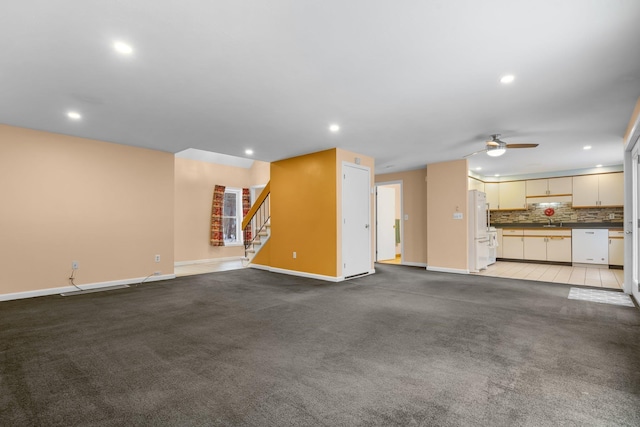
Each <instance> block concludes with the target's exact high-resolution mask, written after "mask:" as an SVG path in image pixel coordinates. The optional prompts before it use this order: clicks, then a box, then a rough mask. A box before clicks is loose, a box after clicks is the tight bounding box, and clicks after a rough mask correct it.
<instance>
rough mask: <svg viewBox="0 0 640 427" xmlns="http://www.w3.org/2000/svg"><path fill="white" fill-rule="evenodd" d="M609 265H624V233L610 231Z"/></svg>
mask: <svg viewBox="0 0 640 427" xmlns="http://www.w3.org/2000/svg"><path fill="white" fill-rule="evenodd" d="M609 265H624V231H617V230H609Z"/></svg>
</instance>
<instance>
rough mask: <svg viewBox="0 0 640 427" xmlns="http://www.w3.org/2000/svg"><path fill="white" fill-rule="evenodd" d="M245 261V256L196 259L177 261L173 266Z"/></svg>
mask: <svg viewBox="0 0 640 427" xmlns="http://www.w3.org/2000/svg"><path fill="white" fill-rule="evenodd" d="M243 259H245V258H244V256H228V257H222V258H211V259H194V260H191V261H177V262H174V263H173V266H174V267H182V266H185V265H193V264H208V263H210V262H223V261H241V260H243Z"/></svg>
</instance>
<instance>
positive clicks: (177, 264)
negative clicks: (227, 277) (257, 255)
mask: <svg viewBox="0 0 640 427" xmlns="http://www.w3.org/2000/svg"><path fill="white" fill-rule="evenodd" d="M237 246H242V245H241V244H240V245H237ZM244 259H246V258H245V257H244V256H228V257H222V258H210V259H194V260H191V261H176V262H174V263H173V266H174V267H183V266H185V265H194V264H209V263H210V262H225V261H242V260H244Z"/></svg>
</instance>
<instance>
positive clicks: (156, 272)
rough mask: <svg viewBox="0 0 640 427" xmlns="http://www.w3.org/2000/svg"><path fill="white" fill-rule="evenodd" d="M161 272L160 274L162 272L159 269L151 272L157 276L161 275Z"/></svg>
mask: <svg viewBox="0 0 640 427" xmlns="http://www.w3.org/2000/svg"><path fill="white" fill-rule="evenodd" d="M161 274H162V272H161V271H154V272H153V275H154V276H159V275H161Z"/></svg>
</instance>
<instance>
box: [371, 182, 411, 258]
mask: <svg viewBox="0 0 640 427" xmlns="http://www.w3.org/2000/svg"><path fill="white" fill-rule="evenodd" d="M402 215H403V214H402V181H393V182H384V183H378V184H376V262H381V263H385V264H402V260H403V242H404V238H403V232H404V230H403V227H402Z"/></svg>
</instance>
